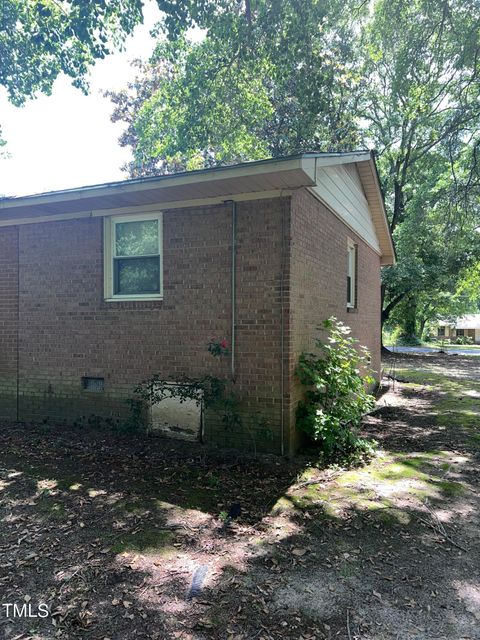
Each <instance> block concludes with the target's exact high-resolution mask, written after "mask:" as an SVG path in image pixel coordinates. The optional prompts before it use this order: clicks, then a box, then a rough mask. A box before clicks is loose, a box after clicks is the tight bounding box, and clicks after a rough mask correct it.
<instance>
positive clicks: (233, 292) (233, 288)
mask: <svg viewBox="0 0 480 640" xmlns="http://www.w3.org/2000/svg"><path fill="white" fill-rule="evenodd" d="M225 202H229V203H230V204H231V207H232V253H231V282H230V307H231V328H230V343H231V344H230V375H231V377H232V380H235V347H236V321H237V310H236V306H237V274H236V269H237V203H236V202H235V200H226V201H225Z"/></svg>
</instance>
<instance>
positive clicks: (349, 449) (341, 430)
mask: <svg viewBox="0 0 480 640" xmlns="http://www.w3.org/2000/svg"><path fill="white" fill-rule="evenodd" d="M323 328H324V329H327V330H328V332H329V333H328V342H323V341H322V340H317V341H316V347H317V349H318V351H319V353H303V354H302V355H301V356H300V360H299V364H298V367H297V370H296V375H297V378H298V380H299V381H300V383H301V384H302V385H303V386H304V387H306V390H305V393H304V399H303V400H301V401H300V402H299V404H298V407H297V414H296V416H297V426H298V428H300V429H302V430H303V431H305V432H306V433H307V434H308V435H309V436H310V437H311V438H312V440H313V441H315V442H316V443H318V444H319V445H320V447H321V449H322V451H323V453H324V455H325V457H326V459H327V460H333V459H337V458H345V457H348V456H350V455H351V454H352V453H353V452H355V450H356V449H358V448H360V449H362V448H363V447H364V446H365V445H367V444H368V443H366V442H365V441H363V440H361V439H359V438H358V437H357V435H356V433H355V430H356V429H357V428H358V426H359V425H360V421H361V419H362V416H363V415H364V414H365V413H366V412H367V411H370V410H371V409H372V408H373V406H374V403H375V400H374V398H373V396H371V395H370V394H368V393H367V390H366V387H367V385H369V384H371V383H373V378H372V377H371V376H370V375H368V364H369V361H370V357H369V353H368V351H367V350H366V349H365V348H363V347H360V348H359V347H358V345H357V340H355V339H354V338H352V337H351V336H350V329H349V327H347V326H346V325H344V324H343V323H342V322H339V321H338V320H337V319H336V318H334V317H332V318H329V319H328V320H326V321H324V322H323ZM362 370H363V373H362ZM370 446H371V445H368V447H370Z"/></svg>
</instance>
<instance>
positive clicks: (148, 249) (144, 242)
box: [115, 220, 159, 256]
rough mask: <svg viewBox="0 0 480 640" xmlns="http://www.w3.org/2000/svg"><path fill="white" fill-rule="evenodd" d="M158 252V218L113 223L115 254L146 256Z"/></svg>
mask: <svg viewBox="0 0 480 640" xmlns="http://www.w3.org/2000/svg"><path fill="white" fill-rule="evenodd" d="M158 252H159V251H158V220H139V221H136V220H135V221H134V222H117V223H116V224H115V255H117V256H148V255H155V254H158Z"/></svg>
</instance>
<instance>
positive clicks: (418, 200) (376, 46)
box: [360, 0, 480, 321]
mask: <svg viewBox="0 0 480 640" xmlns="http://www.w3.org/2000/svg"><path fill="white" fill-rule="evenodd" d="M479 34H480V3H479V2H478V0H441V1H439V0H414V1H412V2H405V1H404V0H379V1H377V2H376V4H375V11H374V13H373V15H372V19H371V20H369V21H368V22H367V24H366V26H365V29H364V30H363V33H362V51H363V52H364V69H363V75H364V77H365V78H368V79H369V81H368V83H367V82H366V83H365V85H364V91H363V92H362V93H363V95H362V109H361V112H360V113H361V115H362V117H363V118H365V120H366V121H367V122H368V123H369V126H368V128H367V130H366V132H365V133H366V136H367V139H370V140H372V141H373V143H374V145H375V147H376V148H377V149H378V151H379V158H380V172H381V176H382V179H383V185H384V190H385V193H386V194H387V205H388V210H389V218H390V220H389V222H390V229H391V231H392V233H393V235H394V238H396V239H398V240H399V239H400V235H401V236H402V238H403V237H404V236H405V234H406V233H408V232H409V233H410V234H411V236H412V237H411V238H410V241H409V242H408V243H407V247H408V248H407V250H406V252H405V251H404V249H403V246H404V243H403V240H402V241H399V242H397V246H398V253H399V260H398V264H397V266H396V267H393V268H390V269H387V270H385V272H384V283H383V288H382V292H383V297H384V309H383V320H384V321H385V320H388V318H389V316H390V314H391V312H392V311H393V309H394V308H395V306H396V305H397V304H399V303H400V302H401V301H402V300H404V298H405V297H408V298H412V297H413V294H414V293H415V291H422V290H423V289H425V287H427V289H428V277H427V276H426V275H425V273H426V272H425V269H424V267H425V265H428V261H426V260H425V258H424V259H422V260H421V261H420V263H419V264H420V267H419V268H416V266H418V265H416V262H415V260H412V259H411V258H413V254H412V252H414V248H416V249H420V246H421V244H422V242H423V241H424V239H423V238H422V236H421V234H420V227H419V226H418V224H419V223H421V221H422V220H423V219H425V218H427V217H428V215H429V211H436V212H437V218H438V222H437V224H438V223H439V224H441V225H442V224H443V227H442V228H441V231H442V233H443V234H444V238H445V239H448V241H449V243H448V244H445V245H444V250H447V248H448V249H450V250H451V249H452V246H453V247H456V246H457V245H458V242H455V243H454V244H453V245H452V244H450V242H451V240H452V237H456V236H458V234H457V231H458V228H459V227H461V226H462V225H464V224H466V223H467V222H468V221H471V220H472V218H473V217H474V216H476V217H477V220H478V219H479V218H478V217H479V213H480V212H479V193H480V191H479V183H480V172H479V165H478V161H477V156H478V152H479V146H480V136H479V135H478V131H479V127H480V99H479V97H480V66H479V62H480V40H479ZM439 213H440V215H438V214H439ZM406 221H410V224H408V225H407V226H406V227H405V229H404V230H403V232H401V227H402V225H403V223H405V222H406ZM413 221H415V224H412V222H413ZM474 226H475V223H474ZM462 250H463V249H461V248H460V249H459V251H460V253H459V255H462ZM475 259H478V255H477V256H475V255H473V256H472V260H475Z"/></svg>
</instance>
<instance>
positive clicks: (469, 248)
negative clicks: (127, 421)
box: [0, 0, 480, 330]
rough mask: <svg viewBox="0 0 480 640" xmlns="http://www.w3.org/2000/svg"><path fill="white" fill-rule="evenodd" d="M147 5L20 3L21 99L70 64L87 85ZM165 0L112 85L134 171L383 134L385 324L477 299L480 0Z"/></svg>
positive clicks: (4, 72) (12, 22) (114, 0)
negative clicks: (140, 53)
mask: <svg viewBox="0 0 480 640" xmlns="http://www.w3.org/2000/svg"><path fill="white" fill-rule="evenodd" d="M142 4H143V3H142V0H27V1H23V0H5V1H4V2H3V3H1V6H0V19H1V23H2V30H1V31H0V55H1V60H2V65H1V68H0V86H3V87H5V89H6V90H7V92H8V96H9V98H10V100H11V101H12V102H13V103H14V104H17V105H21V104H23V103H24V101H25V100H26V99H28V98H31V97H33V96H35V95H36V94H37V93H38V92H43V93H47V94H48V93H49V92H50V91H51V89H52V86H53V83H54V81H55V79H56V77H57V76H58V75H59V74H60V73H64V74H66V75H68V76H70V77H71V78H72V82H73V83H74V84H75V85H76V86H78V87H79V88H81V89H83V90H87V74H88V70H89V68H90V66H91V65H92V64H93V63H94V62H95V60H97V59H100V58H103V57H104V56H106V55H107V54H108V53H109V52H110V51H111V50H112V49H114V48H116V47H119V46H121V43H122V42H123V40H124V38H125V37H126V35H127V34H128V33H130V32H131V31H132V29H133V28H134V26H135V25H136V24H138V23H139V22H141V20H142ZM157 4H158V6H159V8H160V9H161V10H162V11H163V12H164V13H163V16H164V17H163V21H162V22H161V23H160V24H159V25H158V27H157V35H158V38H159V39H158V45H157V47H156V49H155V51H154V54H153V56H152V57H151V59H150V60H149V61H146V62H145V61H138V62H137V70H138V74H137V78H136V79H135V81H134V82H132V83H131V84H130V85H128V86H127V87H126V88H125V90H124V91H120V92H117V93H110V94H109V95H110V97H111V99H112V101H113V103H114V111H113V116H112V118H113V119H114V120H117V121H123V122H124V123H125V124H126V129H125V132H124V134H123V136H122V138H121V141H120V142H121V144H123V145H126V146H129V147H131V149H132V153H133V158H132V161H131V162H130V163H129V164H128V166H127V167H125V168H126V170H127V172H128V174H129V175H130V176H139V175H151V174H155V173H166V172H172V171H180V170H184V169H193V168H200V167H204V166H213V165H216V164H226V163H232V162H237V161H242V160H249V159H260V158H265V157H277V156H281V155H285V154H289V153H296V152H300V151H305V150H337V151H338V150H351V149H355V148H359V147H365V146H368V147H372V146H373V147H375V148H376V150H377V154H378V164H379V169H380V175H381V181H382V185H383V188H384V192H385V196H386V204H387V210H388V216H389V223H390V228H391V231H392V234H393V236H394V240H395V243H396V246H397V253H398V264H397V265H396V266H395V267H392V268H387V269H385V270H384V276H383V285H382V296H383V321H384V322H388V321H390V320H392V318H395V319H396V320H400V321H401V322H403V324H404V325H405V327H404V328H405V329H406V330H407V329H408V330H410V329H411V328H412V326H417V328H418V325H420V328H421V326H423V324H425V321H426V320H425V318H426V317H427V316H428V317H435V315H436V314H437V315H438V313H440V309H441V310H442V311H441V312H442V313H444V312H446V308H447V306H448V304H450V305H451V308H452V309H453V308H454V307H455V308H459V307H458V305H460V306H462V305H463V306H465V305H467V306H469V305H470V306H472V305H475V304H476V301H475V300H473V299H472V296H468V295H466V293H465V283H466V282H470V283H474V282H476V279H475V278H474V277H473V276H472V277H470V275H471V270H472V269H473V271H474V270H475V269H476V265H477V264H478V261H479V253H480V248H479V246H478V245H479V242H478V231H477V229H478V227H479V226H480V225H479V213H480V212H479V202H480V170H479V163H478V157H479V153H480V149H479V147H480V134H479V131H480V64H479V60H480V56H479V53H480V35H479V34H480V0H409V1H407V0H375V1H374V2H365V1H362V0H308V1H305V0H275V1H273V0H242V1H239V0H157ZM193 26H195V27H198V28H200V29H203V30H204V34H205V37H204V39H203V40H201V41H200V42H197V43H193V42H191V41H190V40H189V38H188V33H189V29H190V28H191V27H193ZM462 283H463V284H462ZM462 287H463V289H462ZM461 291H463V293H461ZM422 300H423V301H424V302H422ZM467 300H468V302H467ZM435 301H437V302H435ZM392 314H393V315H392ZM412 317H413V325H412ZM407 325H408V326H407Z"/></svg>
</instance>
